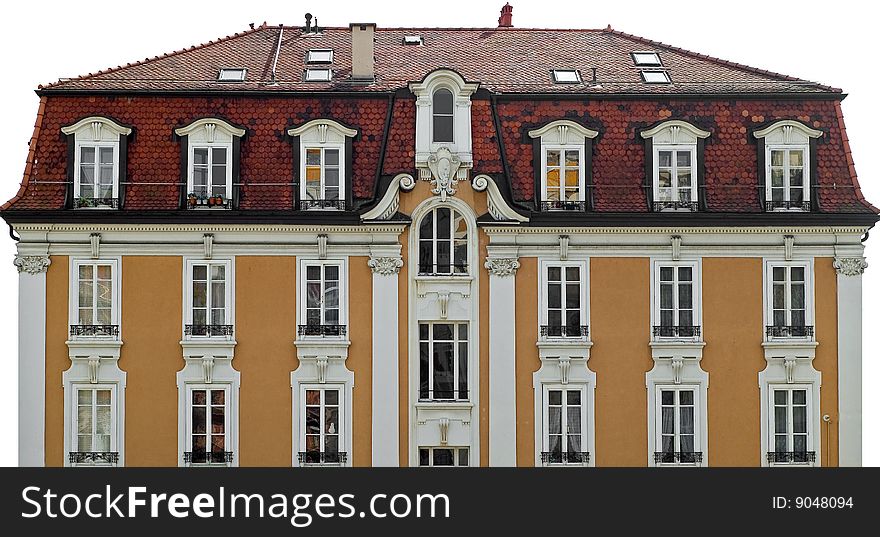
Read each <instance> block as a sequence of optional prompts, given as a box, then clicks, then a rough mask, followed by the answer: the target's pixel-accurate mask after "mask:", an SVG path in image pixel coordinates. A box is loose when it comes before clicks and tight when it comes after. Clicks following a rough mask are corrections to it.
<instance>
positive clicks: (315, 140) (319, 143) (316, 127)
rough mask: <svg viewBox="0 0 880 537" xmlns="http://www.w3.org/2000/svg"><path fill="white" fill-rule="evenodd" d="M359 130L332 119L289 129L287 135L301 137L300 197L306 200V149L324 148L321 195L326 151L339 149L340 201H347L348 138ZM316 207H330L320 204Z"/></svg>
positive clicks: (315, 120)
mask: <svg viewBox="0 0 880 537" xmlns="http://www.w3.org/2000/svg"><path fill="white" fill-rule="evenodd" d="M357 133H358V131H357V130H355V129H350V128H348V127H346V126H344V125H342V124H341V123H338V122H336V121H333V120H332V119H313V120H311V121H308V122H306V123H304V124H303V125H300V126H299V127H296V128H292V129H287V135H288V136H291V137H294V138H298V139H299V170H297V173H298V174H299V199H300V201H304V200H306V150H307V149H322V151H321V195H322V196H323V195H324V162H325V160H324V151H323V148H326V149H338V150H339V201H342V202H344V201H346V192H347V190H348V187H349V185H348V184H347V183H346V181H347V179H346V173H347V169H346V162H347V160H346V159H347V155H346V146H347V145H348V143H347V139H348V138H353V137H354V136H357ZM316 208H319V209H325V210H326V209H328V208H329V207H322V206H320V205H318V206H317V207H316Z"/></svg>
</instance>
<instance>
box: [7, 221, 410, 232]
mask: <svg viewBox="0 0 880 537" xmlns="http://www.w3.org/2000/svg"><path fill="white" fill-rule="evenodd" d="M13 228H14V229H15V231H16V232H19V231H21V232H73V233H76V232H80V233H84V232H89V233H100V232H139V233H141V232H184V233H186V232H198V233H211V232H230V233H250V232H254V233H324V234H326V233H359V234H360V233H364V234H379V233H396V234H400V233H402V232H403V230H404V229H406V224H402V223H401V224H383V225H369V224H367V225H352V226H343V225H329V226H328V225H320V224H315V225H302V224H290V225H284V224H273V225H265V224H31V223H27V224H14V225H13Z"/></svg>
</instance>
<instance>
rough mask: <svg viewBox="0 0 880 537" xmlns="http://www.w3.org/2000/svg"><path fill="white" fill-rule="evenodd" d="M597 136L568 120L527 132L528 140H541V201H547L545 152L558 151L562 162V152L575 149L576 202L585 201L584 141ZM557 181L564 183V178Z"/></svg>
mask: <svg viewBox="0 0 880 537" xmlns="http://www.w3.org/2000/svg"><path fill="white" fill-rule="evenodd" d="M598 135H599V133H598V132H597V131H594V130H592V129H588V128H586V127H584V126H583V125H580V124H578V123H575V122H574V121H571V120H568V119H559V120H556V121H551V122H550V123H548V124H546V125H544V126H543V127H541V128H539V129H533V130H530V131H529V137H530V138H533V139H536V138H540V140H541V191H540V194H539V196H540V198H539V199H540V200H541V201H547V200H545V199H544V198H545V197H546V194H547V151H552V150H559V151H560V157H559V158H560V161H562V160H564V158H565V155H564V152H565V151H566V150H572V149H576V150H577V151H578V154H579V157H578V163H579V165H578V199H577V200H576V201H579V202H582V201H586V199H587V198H586V195H587V188H586V187H587V185H586V177H587V172H588V170H587V158H586V157H587V154H586V153H587V152H586V140H587V139H590V140H592V139H593V138H595V137H596V136H598ZM560 164H561V162H560ZM559 180H560V182H564V181H565V178H564V177H562V176H561V175H560V177H559ZM561 201H565V200H561Z"/></svg>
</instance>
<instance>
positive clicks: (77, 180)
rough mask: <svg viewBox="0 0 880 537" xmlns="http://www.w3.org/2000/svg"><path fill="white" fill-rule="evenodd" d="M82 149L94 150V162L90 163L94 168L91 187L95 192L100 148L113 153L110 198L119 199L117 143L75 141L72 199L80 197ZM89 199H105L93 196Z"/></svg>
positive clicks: (98, 171) (98, 172)
mask: <svg viewBox="0 0 880 537" xmlns="http://www.w3.org/2000/svg"><path fill="white" fill-rule="evenodd" d="M83 148H94V150H95V162H94V163H92V164H94V166H95V175H94V181H95V182H94V184H93V185H92V186H93V188H95V190H97V187H98V176H99V174H100V164H99V163H100V151H101V149H102V148H110V149H111V150H112V151H113V177H112V179H111V181H112V194H111V196H110V197H111V198H115V199H118V198H119V142H118V141H117V142H85V141H80V140H77V142H76V155H75V156H74V172H73V177H74V180H73V197H74V199H78V198H79V197H80V192H81V191H82V178H81V175H80V174H81V172H82V165H83V162H82V150H83ZM89 199H105V198H101V197H98V196H93V197H92V198H89Z"/></svg>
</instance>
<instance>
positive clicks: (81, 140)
mask: <svg viewBox="0 0 880 537" xmlns="http://www.w3.org/2000/svg"><path fill="white" fill-rule="evenodd" d="M61 132H62V134H64V135H66V136H71V135H72V136H73V137H74V163H73V197H74V199H77V198H79V196H80V170H81V164H82V162H81V159H82V148H83V147H93V148H95V153H96V158H97V154H98V152H99V151H100V148H105V147H109V148H111V149H112V150H113V195H112V197H113V198H119V166H120V165H119V162H120V159H119V152H120V145H121V144H120V139H121V137H123V136H128V135H130V134H131V129H130V128H128V127H123V126H122V125H120V124H118V123H116V122H115V121H113V120H112V119H108V118H106V117H101V116H89V117H86V118H83V119H81V120H79V121H77V122H76V123H74V124H73V125H68V126H67V127H62V128H61ZM98 173H99V171H98V169H97V168H96V169H95V184H97V181H98V175H97V174H98Z"/></svg>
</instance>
